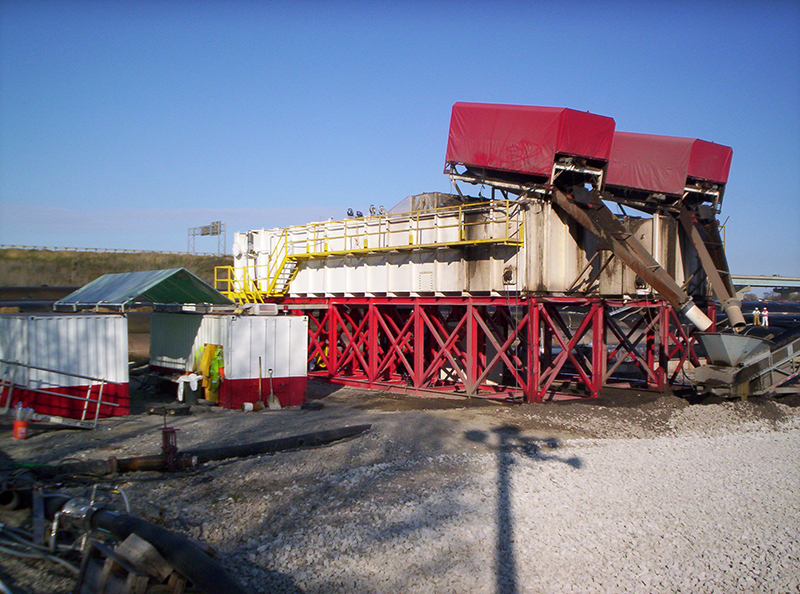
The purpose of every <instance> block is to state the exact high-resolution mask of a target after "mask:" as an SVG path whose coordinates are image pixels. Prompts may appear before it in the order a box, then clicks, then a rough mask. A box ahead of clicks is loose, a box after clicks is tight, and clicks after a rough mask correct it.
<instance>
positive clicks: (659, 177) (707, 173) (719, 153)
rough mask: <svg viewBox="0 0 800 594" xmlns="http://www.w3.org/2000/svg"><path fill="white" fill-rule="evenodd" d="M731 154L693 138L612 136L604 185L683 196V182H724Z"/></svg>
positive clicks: (717, 146)
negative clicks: (692, 179) (611, 146)
mask: <svg viewBox="0 0 800 594" xmlns="http://www.w3.org/2000/svg"><path fill="white" fill-rule="evenodd" d="M732 157H733V150H732V149H731V148H730V147H727V146H723V145H721V144H714V143H713V142H707V141H705V140H698V139H696V138H679V137H677V136H656V135H653V134H636V133H634V132H615V133H614V146H613V148H612V149H611V158H610V159H609V162H608V174H607V175H606V185H609V186H622V187H626V188H633V189H636V190H645V191H648V192H660V193H664V194H678V195H681V194H683V189H684V187H685V186H686V178H688V177H693V178H698V179H702V180H707V181H711V182H715V183H719V184H725V183H726V182H727V181H728V172H729V171H730V168H731V158H732Z"/></svg>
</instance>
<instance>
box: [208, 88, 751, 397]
mask: <svg viewBox="0 0 800 594" xmlns="http://www.w3.org/2000/svg"><path fill="white" fill-rule="evenodd" d="M731 156H732V151H731V149H730V148H729V147H725V146H722V145H718V144H714V143H711V142H706V141H702V140H697V139H687V138H675V137H664V136H654V135H646V134H632V133H623V132H617V131H615V123H614V120H613V119H611V118H608V117H605V116H600V115H596V114H592V113H588V112H580V111H575V110H571V109H563V108H552V107H533V106H517V105H494V104H480V103H456V104H455V105H454V106H453V110H452V116H451V121H450V133H449V138H448V144H447V153H446V164H445V173H446V174H447V175H448V176H449V178H450V180H451V181H452V183H453V186H454V189H455V193H453V194H441V193H429V194H420V195H417V196H412V197H410V198H407V199H406V200H404V201H402V202H401V203H400V204H399V205H398V206H397V207H395V208H393V209H391V210H390V211H388V212H385V211H384V210H383V209H382V208H381V210H380V211H377V210H376V209H374V208H373V209H372V214H370V215H369V216H366V217H363V216H360V217H355V218H352V217H351V218H347V219H344V220H340V221H326V222H319V223H311V224H308V225H301V226H296V227H288V228H285V229H271V230H265V229H262V230H253V231H248V232H246V233H237V234H236V235H235V238H234V247H233V251H234V258H235V259H234V265H233V266H232V267H229V268H222V269H218V271H217V279H216V282H217V288H218V289H220V290H222V291H223V292H224V293H226V294H227V295H228V296H229V297H230V298H232V299H235V300H236V301H238V302H240V303H245V302H267V301H274V302H277V303H278V306H279V307H283V308H284V309H286V310H291V311H295V312H298V313H302V314H303V315H308V316H309V354H308V362H309V368H310V370H311V372H312V373H315V374H317V375H320V376H323V377H326V378H328V379H330V380H332V381H340V382H345V383H355V384H358V385H366V386H368V387H376V388H384V389H386V388H390V389H392V388H393V389H398V390H405V391H412V392H422V391H429V390H433V391H437V390H449V391H457V392H462V393H465V394H467V395H471V396H486V397H493V398H512V399H519V400H523V401H528V402H530V401H542V400H544V399H550V398H555V397H561V396H564V395H570V396H576V395H577V396H597V395H598V393H599V390H600V388H601V387H602V386H604V385H608V384H611V383H615V382H618V383H623V384H626V385H630V384H631V383H632V382H633V383H640V384H643V385H647V386H649V387H653V388H656V389H664V388H665V387H666V386H667V385H669V384H670V383H673V382H674V381H676V379H677V378H678V377H679V376H680V374H681V372H682V371H683V368H684V366H685V365H687V364H689V363H691V364H695V365H696V364H699V360H698V358H697V355H696V353H695V351H694V345H695V339H694V338H693V337H692V333H693V332H694V331H695V330H700V331H707V330H712V331H713V330H714V329H715V328H714V320H715V305H714V301H713V299H712V297H713V296H715V297H716V299H717V300H718V301H719V303H720V304H721V306H722V308H723V309H724V310H725V313H726V314H727V320H728V323H729V326H730V328H731V329H732V331H734V332H737V331H739V330H741V329H742V328H743V327H744V326H745V322H744V318H743V316H742V314H741V307H740V303H739V301H738V300H737V299H736V293H735V291H734V288H733V285H732V283H731V278H730V272H729V270H728V265H727V261H726V258H725V252H724V246H723V245H722V241H721V235H720V230H719V224H718V222H717V220H716V216H717V214H718V213H719V211H720V209H721V206H722V200H723V195H724V190H725V184H726V182H727V178H728V171H729V168H730V162H731ZM463 184H471V185H476V186H481V188H482V189H481V191H480V192H479V196H478V197H472V196H468V195H466V194H465V193H464V192H462V190H461V185H463ZM483 189H488V191H489V193H490V196H489V198H488V199H487V198H483V197H482V194H483V192H484V190H483ZM609 204H611V205H612V206H614V205H616V209H617V210H618V211H619V212H617V213H615V212H613V211H612V209H611V207H609ZM631 209H635V213H634V212H628V211H629V210H631ZM693 329H694V330H693Z"/></svg>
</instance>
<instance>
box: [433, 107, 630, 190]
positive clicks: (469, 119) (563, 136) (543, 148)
mask: <svg viewBox="0 0 800 594" xmlns="http://www.w3.org/2000/svg"><path fill="white" fill-rule="evenodd" d="M614 125H615V124H614V120H613V119H612V118H608V117H605V116H600V115H595V114H592V113H589V112H583V111H575V110H574V109H566V108H563V107H534V106H527V105H497V104H490V103H461V102H459V103H456V104H455V105H453V113H452V116H451V118H450V136H449V138H448V141H447V157H446V158H447V162H448V163H451V164H457V163H461V164H464V165H474V166H478V167H486V168H488V169H499V170H503V171H514V172H518V173H527V174H532V175H543V176H546V177H550V173H551V171H552V169H553V162H554V160H555V154H556V153H562V154H566V155H573V156H579V157H586V158H588V159H592V160H597V161H608V158H609V155H610V154H611V144H612V142H613V139H614Z"/></svg>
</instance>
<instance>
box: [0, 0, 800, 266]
mask: <svg viewBox="0 0 800 594" xmlns="http://www.w3.org/2000/svg"><path fill="white" fill-rule="evenodd" d="M456 101H478V102H489V103H516V104H528V105H547V106H557V107H570V108H573V109H579V110H588V111H592V112H594V113H599V114H602V115H606V116H611V117H613V118H614V119H615V120H616V127H617V129H618V130H624V131H630V132H642V133H650V134H664V135H671V136H687V137H692V138H701V139H704V140H710V141H714V142H717V143H720V144H725V145H728V146H731V147H733V151H734V153H733V164H732V168H731V174H730V179H729V183H728V188H727V191H726V196H725V204H724V208H723V214H722V217H721V219H722V220H723V221H727V225H726V234H727V241H728V257H729V261H730V264H731V268H732V270H733V272H734V273H740V274H780V275H789V276H800V189H798V188H799V185H798V180H800V2H794V1H793V2H720V3H715V2H703V1H698V2H611V1H603V0H600V1H598V2H593V3H579V2H560V3H553V2H436V1H435V0H431V1H427V2H422V1H411V2H380V1H376V2H366V1H365V2H355V1H351V2H310V1H305V2H304V1H298V2H267V1H262V2H257V1H249V2H248V1H238V2H234V1H231V2H223V1H218V2H211V1H206V2H178V1H155V0H149V1H148V0H138V1H130V2H123V1H114V0H106V1H102V2H100V1H94V2H89V1H69V0H63V1H56V0H51V1H46V2H35V1H26V2H22V1H14V0H0V244H18V245H45V246H67V247H99V248H130V249H156V250H176V251H179V250H185V249H186V244H187V228H189V227H196V226H200V225H205V224H208V223H210V222H212V221H215V220H221V221H224V222H225V223H226V224H227V229H228V236H229V240H230V239H231V237H232V233H233V232H234V231H246V230H248V229H255V228H270V227H281V226H286V225H291V224H301V223H306V222H311V221H315V220H320V219H327V218H328V217H334V218H343V217H344V215H345V211H346V210H347V208H348V207H352V208H354V209H359V210H362V211H365V212H366V210H367V208H368V207H369V205H370V204H376V205H381V204H383V205H386V207H387V208H388V207H391V206H393V205H394V204H395V203H397V202H399V201H400V200H401V199H402V198H404V197H405V196H408V195H411V194H417V193H421V192H426V191H445V192H446V191H450V184H449V181H448V179H447V177H446V176H445V175H443V173H442V169H443V166H444V154H445V147H446V142H447V132H448V125H449V118H450V109H451V107H452V105H453V103H455V102H456ZM469 188H470V189H473V188H472V187H469ZM197 249H198V251H215V250H216V240H215V239H213V238H208V237H206V238H198V240H197Z"/></svg>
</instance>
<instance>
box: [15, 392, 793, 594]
mask: <svg viewBox="0 0 800 594" xmlns="http://www.w3.org/2000/svg"><path fill="white" fill-rule="evenodd" d="M161 388H163V389H161ZM308 397H309V403H311V404H312V405H311V406H306V407H294V408H288V409H284V410H281V411H269V410H265V411H261V412H243V411H240V410H225V409H219V408H217V407H210V406H206V405H197V406H193V407H191V409H188V410H187V408H186V407H183V408H182V409H177V410H176V409H175V408H174V405H176V404H177V403H176V402H175V396H174V393H173V392H172V390H171V388H170V387H169V386H168V385H167V386H161V387H158V386H154V385H152V384H141V385H138V384H135V385H134V389H133V390H132V414H131V415H130V416H127V417H116V418H111V419H103V420H101V422H100V427H99V428H98V429H95V430H79V429H68V428H64V427H61V426H57V425H44V424H32V425H31V426H30V430H29V437H28V438H27V439H25V440H15V439H12V422H11V420H10V417H4V418H3V419H2V420H0V467H5V468H10V467H11V468H13V467H15V466H17V465H19V464H55V463H58V462H62V461H70V460H107V459H108V458H109V457H111V456H114V457H117V458H125V457H134V456H146V455H153V454H159V453H160V447H161V428H162V427H164V426H165V425H167V424H168V425H169V426H172V427H174V428H176V429H177V431H178V433H177V435H178V446H179V448H180V449H182V450H192V449H198V448H209V447H216V446H225V445H232V444H241V443H251V442H256V441H263V440H267V439H272V438H276V437H285V436H292V435H301V434H304V433H310V432H314V431H320V430H325V429H335V428H340V427H345V426H351V425H358V424H366V423H368V424H370V425H371V426H372V430H371V431H370V432H369V433H368V434H366V435H364V436H360V437H355V438H353V439H351V440H350V441H349V442H347V443H345V444H342V445H339V446H334V447H328V448H314V449H310V450H303V451H298V452H295V453H293V454H292V453H287V454H277V455H276V456H274V457H272V458H270V460H271V462H270V464H269V465H267V466H265V465H264V464H263V463H260V462H259V461H258V460H257V459H242V460H239V461H233V462H231V463H230V464H224V463H220V464H218V465H216V466H215V465H211V466H210V468H209V469H208V470H207V471H206V472H205V473H200V474H196V475H192V474H189V475H187V476H185V477H183V478H181V477H179V476H178V477H174V478H169V477H164V475H159V473H133V474H136V475H143V474H144V475H147V476H144V477H139V478H134V477H131V476H129V475H126V476H123V477H120V478H119V479H115V480H120V481H122V484H124V485H125V487H124V488H125V489H126V490H127V492H128V496H129V497H130V498H131V500H132V506H131V507H132V512H131V513H133V514H134V515H137V516H138V517H142V518H143V519H146V520H148V521H150V522H153V523H156V524H160V525H163V526H165V527H167V528H168V529H170V530H174V531H176V532H179V533H181V532H184V533H187V534H188V535H190V536H191V537H193V538H197V539H199V540H204V541H210V542H211V543H212V545H213V546H215V547H219V548H220V549H221V550H223V551H225V554H226V555H227V557H225V558H226V562H228V563H231V564H233V563H234V560H235V559H238V558H240V557H242V556H243V555H242V553H241V551H242V550H245V549H246V550H247V551H248V553H247V554H248V555H257V554H259V553H258V552H257V551H256V552H255V553H254V552H252V551H250V549H247V547H251V548H252V547H256V546H257V544H258V543H255V541H253V542H252V543H250V542H249V541H247V540H246V539H244V537H241V538H239V537H238V536H236V535H237V534H238V532H237V531H236V530H233V529H232V526H231V525H230V523H229V521H228V517H227V516H224V517H222V516H220V517H217V516H219V514H220V513H222V512H221V511H220V509H219V501H220V497H223V499H224V498H225V497H228V496H229V494H230V493H236V492H239V491H244V490H246V485H255V484H269V485H270V489H272V490H274V491H275V492H281V489H283V490H285V491H286V492H287V493H290V492H294V491H293V490H296V489H300V490H303V489H306V490H310V491H314V490H315V489H316V488H317V487H316V484H317V482H318V480H319V478H318V477H319V476H320V473H322V474H323V475H324V474H325V469H335V470H336V471H337V472H340V473H344V475H343V476H349V475H348V474H347V473H352V472H356V471H357V472H364V471H365V470H364V469H381V468H383V467H384V466H386V465H387V464H388V465H400V467H402V465H403V464H404V462H403V460H426V459H427V460H431V459H432V457H434V458H435V457H439V459H449V458H448V456H452V457H453V459H460V456H462V455H463V454H469V455H471V454H476V455H481V454H482V453H487V452H490V451H491V448H492V445H491V442H492V440H493V439H494V436H496V435H500V434H501V433H503V434H513V435H518V436H520V438H521V439H523V440H525V441H526V442H529V443H538V444H544V445H542V446H541V447H559V446H558V445H556V444H559V443H564V442H568V441H570V440H574V439H582V438H588V439H601V440H602V439H620V438H622V439H648V438H656V437H660V436H669V435H674V434H676V433H681V434H682V435H685V434H686V433H687V432H688V433H690V434H698V435H710V434H713V433H714V432H720V431H722V432H724V431H730V430H731V429H732V428H736V429H740V428H742V427H745V426H747V424H748V423H756V424H758V426H759V427H762V428H767V429H768V428H769V427H771V426H775V427H778V426H779V425H781V424H782V423H786V422H787V420H791V419H796V417H797V415H798V414H800V409H798V408H797V405H798V401H800V397H798V396H788V397H784V398H782V399H779V400H771V399H762V398H753V399H751V400H749V401H747V402H740V401H737V402H713V403H712V401H706V402H707V404H700V403H697V404H693V403H692V402H693V401H691V400H687V399H685V398H680V397H678V396H675V395H671V394H670V395H664V394H657V393H653V392H647V391H636V390H607V391H605V392H604V393H603V394H602V396H601V398H598V399H594V400H573V401H566V402H556V403H545V404H525V405H520V404H511V403H506V402H497V401H491V400H484V399H477V398H461V397H448V398H433V397H431V398H428V397H412V396H406V395H398V394H389V393H385V392H370V391H366V390H360V389H356V388H350V387H340V386H336V385H332V384H327V383H324V382H317V381H311V382H309V388H308ZM151 409H153V410H156V411H159V410H160V411H161V412H160V413H158V412H157V413H151V412H150V411H151ZM165 411H166V412H181V413H185V414H163V412H165ZM523 436H524V437H523ZM537 447H539V446H537ZM442 456H444V458H441V457H442ZM303 467H306V468H307V470H306V475H307V476H305V478H304V476H303V475H302V473H301V475H299V476H298V474H297V472H298V469H300V468H303ZM337 469H338V470H337ZM448 472H449V473H450V474H452V476H451V477H450V479H448V480H459V479H458V477H459V474H460V472H461V471H460V469H459V466H458V464H455V465H454V466H453V467H452V468H451V469H449V470H448ZM265 473H267V474H265ZM212 479H213V480H212ZM441 480H443V475H442V468H439V469H437V470H430V471H426V472H424V473H420V474H419V476H418V477H416V478H413V480H412V477H411V475H410V474H407V475H406V474H403V473H402V472H401V473H398V474H397V477H396V478H395V479H394V482H393V483H392V488H391V489H390V490H389V491H386V492H387V493H388V492H391V493H394V492H397V493H409V492H416V491H417V490H420V489H421V490H420V492H424V491H425V489H424V487H425V486H426V485H428V484H432V483H434V482H435V481H441ZM237 481H240V482H241V484H239V483H238V482H237ZM409 481H410V482H409ZM168 482H171V484H172V485H173V488H175V485H178V484H184V483H185V484H184V488H186V489H190V490H191V492H192V497H193V500H196V501H194V504H195V505H197V506H198V507H197V508H196V509H193V510H192V511H191V513H189V512H187V511H186V509H184V508H183V506H182V505H181V502H180V501H176V500H175V497H174V494H172V495H170V493H171V491H170V489H169V488H168V486H167V483H168ZM162 483H163V485H162ZM51 487H52V488H55V487H54V486H48V487H47V488H51ZM247 488H249V487H247ZM365 488H366V487H365ZM287 496H288V495H287ZM295 496H296V495H292V498H291V499H292V500H293V501H294V499H293V498H294V497H295ZM369 496H370V497H379V496H385V493H384V495H380V493H379V492H375V493H373V492H369ZM231 497H234V499H233V501H234V503H236V504H237V505H239V504H240V503H242V502H238V500H236V497H235V496H233V495H231ZM225 501H228V499H225ZM259 501H261V499H259ZM275 501H276V499H275V497H271V498H270V499H269V500H268V503H269V505H277V504H276V503H275ZM287 505H288V503H287ZM292 505H294V503H292ZM257 511H258V512H259V513H261V514H264V513H266V512H265V511H264V510H261V509H260V508H259V509H258V510H257ZM252 512H253V510H250V509H249V508H248V510H247V513H242V514H241V516H242V517H253V513H252ZM202 514H207V515H208V517H205V518H201V519H198V517H201V516H202ZM256 515H258V514H256ZM267 515H269V514H267ZM201 520H202V521H201ZM0 522H3V523H7V524H9V525H12V522H13V523H24V522H25V518H24V516H20V515H19V514H17V516H16V517H14V518H10V517H8V515H7V514H6V515H4V514H3V512H2V510H0ZM217 523H219V524H220V525H221V526H225V529H224V530H222V529H221V528H220V529H219V530H217V531H215V529H213V526H215V525H216V524H217ZM195 524H197V525H195ZM209 526H211V527H212V528H209ZM223 534H224V536H223ZM237 539H239V540H237ZM251 540H252V538H251ZM259 542H260V541H259ZM243 543H244V544H243ZM248 543H249V544H248ZM251 545H252V546H251ZM237 547H239V549H237ZM242 547H244V548H242ZM258 550H260V549H258ZM236 551H239V552H236ZM38 563H39V565H37V566H36V567H34V569H31V568H30V567H29V566H27V565H25V564H24V563H19V562H17V561H14V560H11V559H9V558H7V557H6V556H5V555H0V565H2V567H3V569H2V570H0V579H10V580H12V583H14V584H15V585H16V586H17V587H18V589H19V591H21V592H30V593H31V594H34V593H35V594H38V593H39V592H69V591H70V585H69V583H70V580H69V579H67V578H66V577H64V576H63V575H62V576H61V578H57V576H55V574H48V573H46V570H45V569H44V567H43V564H41V562H38ZM231 567H234V566H233V565H232V566H231ZM249 569H252V568H251V567H249ZM258 571H259V572H261V573H258V574H257V575H256V574H254V575H253V577H252V580H253V583H260V582H259V580H261V581H263V580H265V579H268V578H269V579H273V578H274V575H272V574H268V573H264V570H263V569H258ZM37 576H38V577H37ZM270 576H272V577H270ZM58 579H60V580H61V582H58V583H59V584H60V585H59V586H58V587H56V585H55V584H56V583H57V581H58ZM264 583H266V582H264ZM286 591H293V592H294V591H297V590H292V589H287V590H286Z"/></svg>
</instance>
